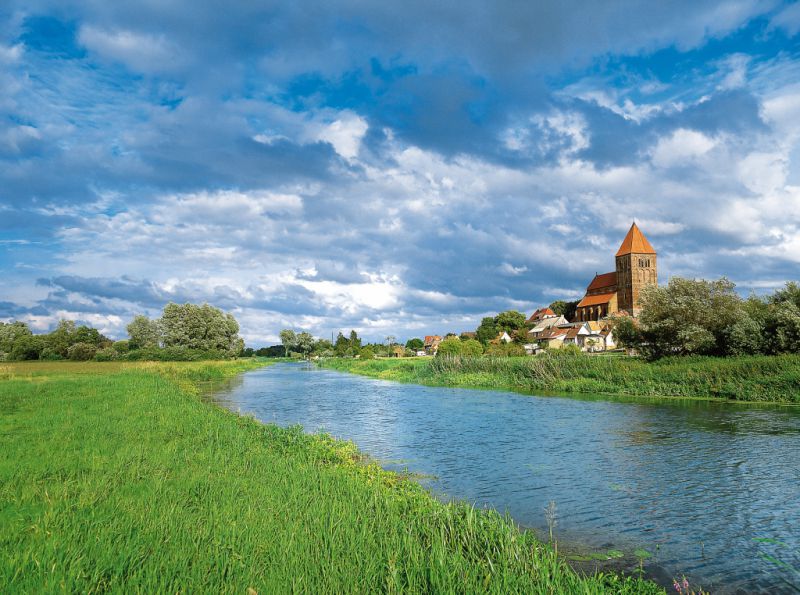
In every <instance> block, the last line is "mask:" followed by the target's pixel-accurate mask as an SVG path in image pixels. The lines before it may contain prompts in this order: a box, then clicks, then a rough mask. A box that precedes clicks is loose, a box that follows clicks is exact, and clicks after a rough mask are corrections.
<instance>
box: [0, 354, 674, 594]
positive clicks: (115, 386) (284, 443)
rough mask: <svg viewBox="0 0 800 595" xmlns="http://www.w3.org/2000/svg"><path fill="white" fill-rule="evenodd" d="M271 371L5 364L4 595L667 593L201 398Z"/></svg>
mask: <svg viewBox="0 0 800 595" xmlns="http://www.w3.org/2000/svg"><path fill="white" fill-rule="evenodd" d="M258 365H262V364H261V363H260V362H211V363H206V362H202V363H201V362H198V363H181V364H152V363H149V364H144V363H142V364H132V363H127V364H120V363H86V364H78V363H54V364H45V363H31V364H6V365H2V364H0V449H2V453H3V456H2V457H0V527H1V528H2V531H0V592H2V593H26V592H27V593H34V592H35V593H51V592H86V593H97V592H125V593H132V592H133V593H135V592H146V593H151V592H171V593H196V592H210V593H242V594H244V593H249V594H250V595H252V593H253V592H258V593H283V592H312V593H354V592H376V591H380V592H426V593H428V592H444V593H451V592H460V593H474V592H481V591H488V592H496V593H551V594H553V593H601V592H620V593H658V592H663V590H661V589H659V588H658V587H656V586H655V585H654V584H652V583H648V582H645V581H642V580H639V579H635V578H621V577H619V576H617V575H613V574H605V575H595V576H592V577H588V578H587V577H582V576H579V575H578V574H576V573H575V572H574V571H572V570H571V569H570V568H569V567H568V566H567V565H566V564H565V562H564V561H563V560H562V559H560V558H559V557H557V556H556V555H555V553H554V552H553V550H552V549H551V548H550V547H549V546H547V545H545V544H543V543H541V542H539V541H537V540H536V538H535V537H534V536H533V535H532V534H531V533H525V532H520V531H519V530H517V528H516V527H515V526H514V525H513V523H512V522H510V521H509V520H508V519H505V518H502V517H501V516H499V515H498V514H497V513H495V512H491V511H476V510H474V509H472V508H471V507H469V506H467V505H465V504H444V503H441V502H439V501H437V500H436V499H434V498H433V497H431V496H430V495H429V494H428V493H427V492H426V491H425V490H423V489H422V488H421V487H420V486H419V485H418V484H416V483H414V482H413V481H409V480H408V479H407V478H404V477H403V476H400V475H396V474H393V473H389V472H386V471H383V470H382V469H381V468H380V467H379V466H378V465H377V464H375V463H370V462H368V461H365V460H363V457H361V456H360V455H359V453H358V452H357V451H356V449H355V447H354V446H353V445H352V444H350V443H346V442H339V441H334V440H332V439H331V438H329V437H326V436H322V435H307V434H304V433H303V432H302V430H301V429H300V428H298V427H294V428H288V429H281V428H278V427H276V426H273V425H262V424H260V423H258V422H256V421H255V420H253V419H250V418H247V417H239V416H237V415H235V414H232V413H230V412H227V411H225V410H223V409H221V408H218V407H216V406H214V405H210V404H207V403H205V402H203V401H202V400H201V399H200V398H199V397H198V396H197V384H198V383H202V382H206V381H209V380H222V379H224V378H225V377H228V376H230V375H233V374H236V373H238V372H241V371H243V370H246V369H248V368H251V367H254V366H258Z"/></svg>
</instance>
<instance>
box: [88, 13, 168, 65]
mask: <svg viewBox="0 0 800 595" xmlns="http://www.w3.org/2000/svg"><path fill="white" fill-rule="evenodd" d="M78 40H79V41H80V43H81V44H82V45H84V46H85V47H86V48H87V49H88V50H90V51H91V52H94V53H96V54H97V55H99V56H101V57H102V58H105V59H107V60H111V61H114V62H121V63H122V64H125V65H126V66H129V67H130V68H132V69H133V70H136V71H138V72H146V73H153V72H168V71H170V70H175V69H177V68H179V67H180V66H182V65H183V57H182V53H181V51H180V50H179V48H178V47H177V46H176V45H174V44H173V43H171V42H170V41H169V40H167V38H166V37H165V36H164V35H150V34H144V33H137V32H134V31H127V30H124V29H115V30H106V29H100V28H98V27H94V26H92V25H84V26H82V27H81V29H80V31H79V34H78Z"/></svg>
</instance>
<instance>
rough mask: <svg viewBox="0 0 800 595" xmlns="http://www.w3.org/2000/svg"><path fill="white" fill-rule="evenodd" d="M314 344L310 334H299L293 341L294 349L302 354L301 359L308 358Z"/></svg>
mask: <svg viewBox="0 0 800 595" xmlns="http://www.w3.org/2000/svg"><path fill="white" fill-rule="evenodd" d="M314 342H315V341H314V337H313V336H312V335H311V333H306V332H302V333H299V334H298V335H297V338H296V340H295V349H296V350H297V351H298V352H299V353H300V354H302V355H303V357H308V356H309V354H310V353H311V350H312V349H314Z"/></svg>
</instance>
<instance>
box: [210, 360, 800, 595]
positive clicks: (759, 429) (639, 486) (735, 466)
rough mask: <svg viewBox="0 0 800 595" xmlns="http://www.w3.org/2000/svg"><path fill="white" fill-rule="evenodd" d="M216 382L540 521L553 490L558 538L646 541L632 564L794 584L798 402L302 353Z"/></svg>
mask: <svg viewBox="0 0 800 595" xmlns="http://www.w3.org/2000/svg"><path fill="white" fill-rule="evenodd" d="M217 398H219V399H220V400H221V401H222V402H223V403H225V404H226V405H227V406H229V407H231V408H232V409H234V410H241V411H242V412H243V413H251V414H254V415H255V416H256V417H257V418H259V419H261V420H263V421H265V422H274V423H277V424H280V425H289V424H296V423H299V424H302V425H303V426H304V427H305V429H306V430H307V431H317V430H324V431H326V432H329V433H331V434H333V435H334V436H336V437H339V438H344V439H349V440H352V441H353V442H355V443H356V444H357V445H358V446H359V448H360V449H361V450H362V451H363V452H365V453H367V454H369V455H371V456H372V457H374V458H376V459H379V460H380V461H382V462H383V464H384V466H385V467H387V468H390V469H406V468H407V469H408V470H409V471H412V472H416V473H422V474H426V475H430V476H433V477H432V478H430V479H427V480H425V481H424V483H425V484H426V485H427V486H428V487H430V488H431V489H432V490H433V491H434V492H436V493H437V494H438V495H440V496H441V497H443V498H460V499H464V500H468V501H470V502H474V503H476V504H477V505H479V506H483V505H486V506H492V507H494V508H496V509H498V510H500V511H508V512H509V513H510V514H511V516H512V517H513V518H514V519H515V520H516V521H517V522H518V523H519V524H521V525H524V526H527V527H533V528H534V529H536V530H537V532H538V533H539V534H540V535H542V534H545V535H546V527H547V524H546V521H545V517H544V508H545V506H547V504H548V502H550V501H551V500H552V501H555V502H556V507H557V514H558V524H557V526H556V528H555V532H556V536H557V538H558V539H559V541H560V542H563V543H570V544H582V545H583V546H586V547H588V548H593V549H604V550H607V549H609V548H613V549H618V550H621V551H623V552H626V554H629V555H632V552H634V551H635V550H637V549H639V550H645V551H647V552H649V553H651V554H652V557H651V558H648V559H647V560H646V562H645V568H648V567H649V568H650V569H651V571H653V572H655V571H654V570H653V569H655V568H657V569H660V571H661V572H663V573H666V574H667V575H668V576H673V575H676V576H679V575H681V574H685V575H686V576H687V577H689V578H690V580H691V581H692V582H693V583H694V582H697V583H700V584H702V585H703V586H704V587H706V588H707V589H711V590H712V591H713V592H715V593H719V592H724V593H733V592H737V591H740V590H741V591H744V592H748V593H753V592H756V593H760V592H764V593H783V592H786V593H795V592H799V591H800V535H798V530H800V411H798V410H797V409H789V408H763V407H762V408H757V407H743V406H734V405H723V404H709V403H698V402H694V403H692V402H667V403H664V402H659V403H650V402H648V403H641V402H637V403H630V402H618V401H613V400H601V399H596V400H595V399H571V398H560V397H536V396H527V395H520V394H516V393H510V392H500V391H483V390H468V389H450V388H433V387H424V386H415V385H408V384H398V383H393V382H386V381H381V380H373V379H369V378H362V377H359V376H353V375H349V374H341V373H338V372H334V371H330V370H320V369H316V368H313V367H306V366H304V365H302V364H279V365H276V366H274V367H270V368H265V369H263V370H259V371H255V372H251V373H248V374H245V375H244V376H242V377H240V380H239V381H237V382H236V383H235V384H233V385H231V386H229V387H227V388H226V389H224V390H223V391H222V392H221V393H220V394H219V395H218V396H217ZM543 532H544V533H543ZM640 555H641V554H640Z"/></svg>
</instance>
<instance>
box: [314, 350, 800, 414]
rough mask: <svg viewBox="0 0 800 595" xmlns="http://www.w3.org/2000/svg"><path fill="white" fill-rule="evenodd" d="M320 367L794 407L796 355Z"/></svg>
mask: <svg viewBox="0 0 800 595" xmlns="http://www.w3.org/2000/svg"><path fill="white" fill-rule="evenodd" d="M320 365H321V366H323V367H326V368H331V369H334V370H339V371H343V372H351V373H354V374H361V375H363V376H370V377H373V378H381V379H384V380H395V381H399V382H413V383H417V384H427V385H431V386H458V387H473V388H493V389H510V390H523V391H538V392H542V393H566V394H570V393H571V394H607V395H624V396H632V397H682V398H699V399H723V400H735V401H747V402H770V403H791V404H800V355H778V356H743V357H731V358H712V357H672V358H664V359H662V360H658V361H655V362H647V361H644V360H642V359H639V358H632V357H625V356H616V357H614V356H605V355H585V354H581V355H576V354H565V353H559V352H553V353H548V354H544V355H540V356H536V357H510V358H493V357H472V358H470V357H437V358H405V359H380V360H365V361H362V360H357V359H327V360H322V361H320Z"/></svg>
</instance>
